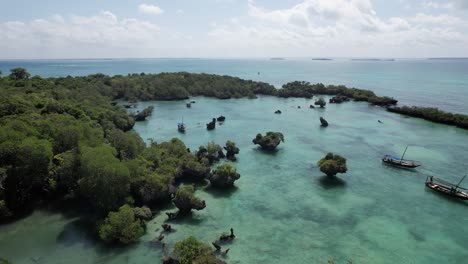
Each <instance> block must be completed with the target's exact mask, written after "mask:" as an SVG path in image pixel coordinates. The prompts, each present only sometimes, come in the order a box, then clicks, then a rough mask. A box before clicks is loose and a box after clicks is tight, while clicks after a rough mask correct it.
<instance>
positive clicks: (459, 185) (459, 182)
mask: <svg viewBox="0 0 468 264" xmlns="http://www.w3.org/2000/svg"><path fill="white" fill-rule="evenodd" d="M465 177H466V175H465V176H463V178H462V179H461V180H460V181H459V182H458V184H457V185H456V186H455V189H457V188H458V186H460V184H461V183H462V181H463V180H464V179H465Z"/></svg>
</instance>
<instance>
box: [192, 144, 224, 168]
mask: <svg viewBox="0 0 468 264" xmlns="http://www.w3.org/2000/svg"><path fill="white" fill-rule="evenodd" d="M196 155H197V157H198V159H199V160H203V159H204V158H205V159H207V160H208V162H209V164H210V165H212V164H214V163H216V162H218V161H219V160H220V159H221V158H224V157H225V155H224V153H223V148H222V147H221V146H220V145H218V144H216V143H214V142H210V143H208V145H206V147H205V146H200V147H199V148H198V151H197V153H196Z"/></svg>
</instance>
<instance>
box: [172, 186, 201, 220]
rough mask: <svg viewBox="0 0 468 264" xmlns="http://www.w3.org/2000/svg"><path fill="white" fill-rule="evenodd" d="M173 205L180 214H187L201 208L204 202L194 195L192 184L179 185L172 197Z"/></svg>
mask: <svg viewBox="0 0 468 264" xmlns="http://www.w3.org/2000/svg"><path fill="white" fill-rule="evenodd" d="M173 202H174V205H175V206H176V207H177V208H178V209H179V213H180V214H188V213H190V212H191V211H192V210H202V209H203V208H205V207H206V203H205V201H203V200H200V199H199V198H198V197H196V196H195V188H194V187H193V186H182V187H180V188H179V189H178V190H177V192H176V194H175V197H174V200H173Z"/></svg>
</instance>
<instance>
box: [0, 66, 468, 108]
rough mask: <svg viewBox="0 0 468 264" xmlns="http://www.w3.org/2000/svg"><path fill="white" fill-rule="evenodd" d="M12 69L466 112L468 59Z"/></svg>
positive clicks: (53, 74)
mask: <svg viewBox="0 0 468 264" xmlns="http://www.w3.org/2000/svg"><path fill="white" fill-rule="evenodd" d="M15 67H24V68H27V69H28V70H29V71H30V72H31V73H32V74H39V75H41V76H45V77H50V76H52V77H54V76H67V75H88V74H94V73H97V72H101V73H105V74H109V75H115V74H122V75H126V74H128V73H135V72H136V73H140V72H146V73H159V72H177V71H188V72H205V73H214V74H226V75H232V76H238V77H241V78H245V79H254V80H259V81H265V82H269V83H271V84H273V85H275V86H277V87H280V86H281V85H283V84H285V83H287V82H290V81H294V80H300V81H310V82H312V83H317V82H322V83H325V84H345V85H348V86H356V87H358V88H362V89H370V90H373V91H375V92H376V93H377V94H379V95H387V96H393V97H395V98H397V99H398V100H400V103H401V104H406V105H418V106H434V107H439V108H441V109H444V110H446V111H450V112H459V113H465V114H468V106H467V104H466V102H468V60H426V59H399V60H395V61H355V60H350V59H345V58H342V59H334V60H331V61H316V60H311V59H286V60H269V59H115V60H110V59H107V60H106V59H101V60H9V61H1V60H0V70H1V71H3V73H4V74H6V73H8V72H9V69H11V68H15Z"/></svg>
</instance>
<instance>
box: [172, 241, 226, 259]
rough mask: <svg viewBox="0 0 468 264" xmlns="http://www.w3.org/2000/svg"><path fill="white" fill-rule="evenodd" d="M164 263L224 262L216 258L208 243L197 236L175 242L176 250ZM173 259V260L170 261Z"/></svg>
mask: <svg viewBox="0 0 468 264" xmlns="http://www.w3.org/2000/svg"><path fill="white" fill-rule="evenodd" d="M169 259H170V260H166V261H165V262H164V263H180V264H217V263H218V264H219V263H224V262H223V261H220V260H218V259H217V258H216V256H215V255H214V254H213V251H212V250H211V247H210V246H208V245H207V244H205V243H203V242H201V241H198V240H197V239H196V238H195V237H192V236H191V237H188V238H186V239H184V240H182V241H179V242H177V243H176V244H175V247H174V251H173V252H172V254H171V256H170V257H169ZM170 261H172V262H170Z"/></svg>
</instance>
